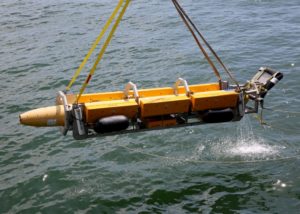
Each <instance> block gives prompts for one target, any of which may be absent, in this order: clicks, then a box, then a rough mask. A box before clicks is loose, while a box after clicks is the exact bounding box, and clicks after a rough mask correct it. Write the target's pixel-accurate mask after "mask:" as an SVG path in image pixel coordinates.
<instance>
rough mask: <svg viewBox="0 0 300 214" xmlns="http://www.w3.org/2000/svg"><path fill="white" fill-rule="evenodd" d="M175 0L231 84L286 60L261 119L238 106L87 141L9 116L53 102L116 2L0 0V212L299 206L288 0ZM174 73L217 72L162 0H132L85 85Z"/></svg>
mask: <svg viewBox="0 0 300 214" xmlns="http://www.w3.org/2000/svg"><path fill="white" fill-rule="evenodd" d="M181 2H182V5H183V7H184V8H185V9H186V11H187V12H188V13H189V14H190V16H191V17H192V18H193V20H194V22H195V23H196V24H197V25H198V26H199V28H200V30H201V31H202V32H203V34H204V35H205V37H206V38H207V39H208V41H209V42H210V44H211V45H212V46H213V47H214V48H215V50H216V51H217V52H218V53H219V55H220V57H221V58H222V59H223V61H224V62H225V64H226V65H228V67H229V68H230V69H231V70H232V71H233V73H234V75H235V77H236V78H237V79H238V80H239V81H240V82H241V83H245V82H246V80H248V79H250V78H251V77H252V76H253V75H254V74H255V73H256V71H257V69H258V68H259V67H260V66H270V67H272V68H274V69H277V70H280V71H281V72H283V73H284V79H283V80H282V81H281V82H280V83H279V84H278V85H277V86H276V87H275V88H274V89H272V91H271V92H270V93H269V94H268V95H267V97H266V101H265V105H266V107H272V109H274V110H275V111H270V110H265V111H264V119H265V121H266V122H267V123H268V124H269V126H262V125H261V124H260V123H259V121H258V120H257V118H255V117H253V116H250V115H248V116H246V117H245V118H243V120H242V121H240V122H236V123H226V124H211V125H205V126H198V127H188V128H179V129H169V130H161V131H152V132H145V133H137V134H132V135H122V136H110V137H103V138H97V139H89V140H86V141H75V140H73V139H72V136H71V135H68V136H66V137H63V136H61V134H60V133H59V131H58V130H57V129H53V128H45V129H36V128H32V127H24V126H21V125H19V122H18V115H19V114H20V113H22V112H24V111H27V110H30V109H33V108H36V107H40V106H49V105H53V103H54V100H55V94H56V92H57V91H58V90H62V89H64V88H65V86H66V84H67V83H68V81H69V80H70V78H71V76H72V75H73V73H74V71H75V70H76V68H77V66H78V65H79V64H80V62H81V60H82V59H83V57H84V56H85V54H86V53H87V51H88V49H89V47H90V45H91V44H92V42H93V41H94V39H95V38H96V36H97V35H98V33H99V32H100V29H101V27H102V26H103V25H104V23H105V20H106V18H107V17H108V16H109V14H110V12H111V11H112V10H113V7H114V5H115V4H116V3H117V1H108V0H103V1H96V0H88V1H83V0H75V1H69V0H63V1H57V0H50V1H15V0H8V1H1V2H0V44H1V47H0V65H1V67H0V74H1V79H0V83H1V89H0V90H1V91H0V92H1V101H2V107H1V108H0V121H1V126H0V213H39V212H41V213H76V212H77V213H139V212H141V213H192V212H195V213H235V212H236V213H299V210H300V173H299V163H300V162H299V155H300V145H299V143H300V142H299V134H300V130H299V126H300V120H299V116H300V114H299V99H300V96H299V93H298V92H299V91H300V84H299V81H300V76H299V66H300V40H299V34H300V13H299V11H300V4H299V1H298V0H290V1H283V0H275V1H264V0H260V1H256V0H237V1H221V0H215V1H207V0H205V1H191V0H188V1H181ZM97 51H98V50H97ZM94 57H95V55H93V58H94ZM91 66H92V61H90V62H89V63H88V65H87V67H86V69H85V70H84V71H83V73H84V74H83V75H81V76H80V77H79V80H78V81H77V82H76V83H75V85H74V87H73V88H72V91H74V92H77V91H78V90H79V87H80V86H81V84H82V82H83V81H84V79H85V77H86V76H85V75H86V74H87V72H88V71H89V68H90V67H91ZM222 76H223V77H224V78H226V75H225V74H224V73H222ZM178 77H182V78H184V79H186V80H187V81H188V83H189V84H197V83H207V82H213V81H216V78H215V76H214V74H213V72H212V71H211V69H210V67H209V65H208V64H207V63H206V62H205V60H204V57H203V56H202V55H201V54H200V51H199V50H198V49H197V47H196V45H195V43H194V41H193V39H192V38H191V36H190V34H189V32H188V31H187V30H186V29H185V27H184V25H183V23H182V22H181V20H180V19H179V18H178V15H177V13H176V11H175V10H174V8H173V6H172V4H171V1H158V0H153V1H142V0H137V1H132V3H131V5H130V7H129V9H128V11H127V13H126V15H125V17H124V19H123V22H122V23H121V26H120V28H119V29H118V31H117V33H116V35H115V37H114V39H113V41H112V43H111V45H110V46H109V48H108V50H107V53H106V54H105V56H104V59H103V61H102V62H101V64H100V66H99V67H98V69H97V71H96V74H95V75H94V77H93V79H92V81H91V84H90V85H89V87H88V88H87V92H96V91H113V90H123V88H124V86H125V84H126V83H127V82H128V81H133V82H134V83H136V84H137V85H138V88H149V87H164V86H171V85H173V83H174V82H175V80H176V79H177V78H178Z"/></svg>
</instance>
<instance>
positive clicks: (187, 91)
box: [173, 78, 191, 97]
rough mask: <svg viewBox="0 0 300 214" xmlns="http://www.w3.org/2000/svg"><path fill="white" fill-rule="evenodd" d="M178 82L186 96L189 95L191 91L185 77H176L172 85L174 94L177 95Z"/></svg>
mask: <svg viewBox="0 0 300 214" xmlns="http://www.w3.org/2000/svg"><path fill="white" fill-rule="evenodd" d="M180 84H183V86H184V89H185V93H186V96H188V97H189V96H190V95H191V91H190V88H189V86H188V83H187V81H186V80H185V79H182V78H178V79H177V81H176V82H175V84H174V86H173V89H174V94H175V95H176V96H178V86H179V85H180Z"/></svg>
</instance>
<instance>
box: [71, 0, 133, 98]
mask: <svg viewBox="0 0 300 214" xmlns="http://www.w3.org/2000/svg"><path fill="white" fill-rule="evenodd" d="M130 1H131V0H126V3H125V5H124V7H123V8H122V10H121V12H120V14H119V16H118V18H117V20H116V22H115V24H114V25H113V27H112V29H111V31H110V33H109V35H108V37H107V39H106V40H105V42H104V44H103V46H102V48H101V50H100V52H99V55H98V57H97V59H96V61H95V63H94V65H93V67H92V69H91V71H90V73H89V75H88V76H87V78H86V80H85V82H84V83H83V85H82V87H81V88H80V92H79V94H78V95H77V99H76V103H78V101H79V99H80V97H81V95H82V94H83V92H84V90H85V88H86V86H87V85H88V84H89V81H90V80H91V78H92V75H93V74H94V73H95V70H96V68H97V65H98V64H99V62H100V61H101V59H102V57H103V55H104V53H105V50H106V48H107V46H108V45H109V43H110V41H111V39H112V37H113V35H114V33H115V31H116V29H117V27H118V25H119V23H120V22H121V20H122V18H123V15H124V13H125V11H126V9H127V7H128V5H129V3H130Z"/></svg>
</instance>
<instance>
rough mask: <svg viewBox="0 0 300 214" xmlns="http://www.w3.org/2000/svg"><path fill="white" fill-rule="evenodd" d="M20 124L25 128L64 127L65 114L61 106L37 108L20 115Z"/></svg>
mask: <svg viewBox="0 0 300 214" xmlns="http://www.w3.org/2000/svg"><path fill="white" fill-rule="evenodd" d="M19 118H20V123H21V124H23V125H27V126H37V127H47V126H64V124H65V122H64V118H65V112H64V107H63V106H62V105H57V106H50V107H45V108H38V109H34V110H31V111H27V112H25V113H23V114H20V116H19Z"/></svg>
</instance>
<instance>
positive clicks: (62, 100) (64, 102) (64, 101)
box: [56, 91, 72, 135]
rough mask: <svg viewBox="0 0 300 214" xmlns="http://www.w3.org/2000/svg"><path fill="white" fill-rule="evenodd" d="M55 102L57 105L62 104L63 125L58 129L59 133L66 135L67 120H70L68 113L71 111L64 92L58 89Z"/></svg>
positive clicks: (68, 125)
mask: <svg viewBox="0 0 300 214" xmlns="http://www.w3.org/2000/svg"><path fill="white" fill-rule="evenodd" d="M56 104H57V105H61V104H62V105H63V106H64V111H65V126H64V127H61V129H60V131H61V133H62V134H63V135H66V134H67V132H68V131H69V129H70V124H69V121H70V114H71V111H72V106H71V105H69V104H68V100H67V97H66V94H65V93H64V92H62V91H59V92H58V93H57V97H56Z"/></svg>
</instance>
